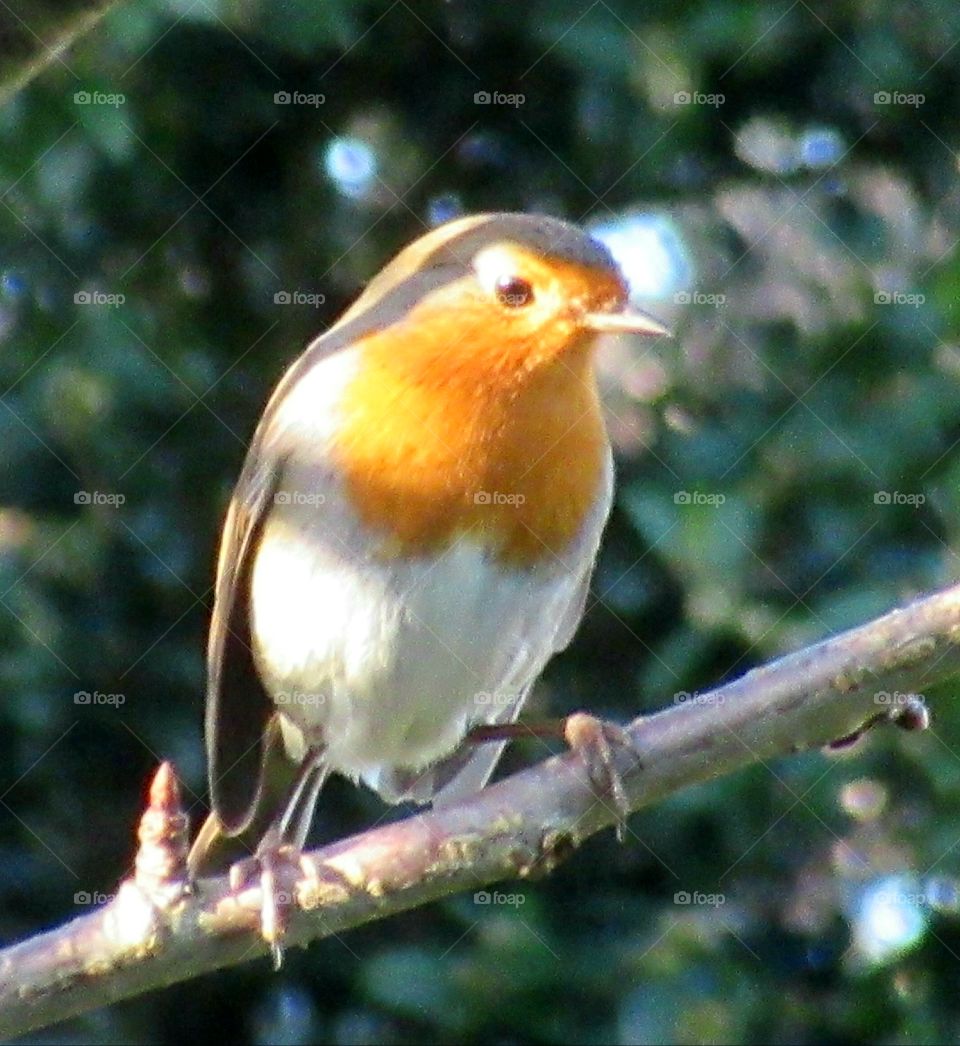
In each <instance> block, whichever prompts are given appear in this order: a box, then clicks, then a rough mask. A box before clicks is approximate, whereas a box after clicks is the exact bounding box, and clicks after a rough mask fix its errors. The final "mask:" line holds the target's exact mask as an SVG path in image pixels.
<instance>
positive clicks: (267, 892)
mask: <svg viewBox="0 0 960 1046" xmlns="http://www.w3.org/2000/svg"><path fill="white" fill-rule="evenodd" d="M307 871H308V870H307V869H306V867H305V865H304V861H303V854H302V853H301V851H300V850H298V849H297V848H296V847H295V846H291V845H290V844H289V843H284V842H283V841H282V840H281V839H280V837H279V835H278V834H277V833H276V832H274V831H269V832H267V834H266V835H265V836H264V837H263V839H262V840H261V842H260V845H259V846H258V847H257V852H256V853H255V854H254V855H253V856H252V857H247V858H244V859H243V860H242V861H237V862H236V863H235V864H234V865H232V867H231V868H230V888H231V890H233V891H234V893H239V892H241V891H243V890H247V889H250V888H251V887H256V886H259V887H260V897H261V901H260V935H261V936H262V937H263V939H264V940H265V941H266V942H267V944H268V945H270V952H271V954H272V956H273V967H274V969H275V970H279V969H280V966H281V964H282V962H283V944H282V942H283V938H284V936H285V935H286V932H287V928H288V926H289V924H290V914H291V912H292V911H293V909H294V908H295V907H296V885H297V883H298V882H299V881H300V880H301V879H302V878H303V877H304V874H305V872H307Z"/></svg>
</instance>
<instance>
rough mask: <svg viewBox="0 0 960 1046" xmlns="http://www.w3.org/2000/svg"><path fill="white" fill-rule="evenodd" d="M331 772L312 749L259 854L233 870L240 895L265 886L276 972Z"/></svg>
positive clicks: (265, 919) (264, 913)
mask: <svg viewBox="0 0 960 1046" xmlns="http://www.w3.org/2000/svg"><path fill="white" fill-rule="evenodd" d="M327 773H328V769H327V767H326V765H325V763H324V761H323V752H322V750H321V749H311V750H310V751H309V752H308V753H307V755H306V757H305V758H304V760H303V763H302V764H301V766H300V769H299V770H298V771H297V776H296V778H295V779H294V781H293V785H292V786H291V788H290V791H289V793H288V796H287V800H286V802H285V803H284V805H283V809H282V813H281V814H280V816H279V817H278V818H277V819H276V820H275V821H274V822H273V823H272V824H271V825H270V827H269V828H268V829H267V831H266V832H265V833H264V835H263V838H262V839H261V840H260V842H259V844H258V845H257V849H256V852H255V853H254V854H253V855H252V856H251V857H247V858H244V859H243V860H240V861H237V862H236V863H235V864H234V865H233V866H232V867H231V868H230V888H231V889H232V890H233V891H234V892H238V891H240V890H243V889H246V888H248V887H250V886H253V885H255V884H257V883H259V886H260V896H261V902H260V934H261V936H262V937H263V939H264V940H265V941H266V942H267V943H268V944H269V945H270V950H271V952H272V954H273V965H274V968H275V969H279V968H280V964H281V963H282V961H283V948H282V943H281V942H282V941H283V937H284V935H285V934H286V931H287V927H288V925H289V921H290V912H291V911H292V910H293V907H294V901H295V897H294V889H295V887H296V884H297V882H298V881H299V880H300V879H301V878H303V875H304V872H305V870H306V869H305V865H304V863H303V861H302V856H303V846H304V843H305V842H306V839H307V833H308V832H309V830H310V822H311V821H312V820H313V810H314V807H315V806H316V802H317V796H318V795H319V794H320V788H321V787H322V785H323V782H324V781H325V780H326V777H327Z"/></svg>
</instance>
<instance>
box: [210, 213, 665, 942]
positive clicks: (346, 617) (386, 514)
mask: <svg viewBox="0 0 960 1046" xmlns="http://www.w3.org/2000/svg"><path fill="white" fill-rule="evenodd" d="M627 299H628V290H627V286H626V283H625V281H624V279H623V277H622V275H621V273H620V271H619V269H618V267H617V265H616V264H615V262H614V261H613V259H612V257H611V256H610V254H609V253H608V251H607V250H606V249H605V248H604V247H603V246H602V245H601V244H600V243H598V242H597V241H595V240H593V239H591V238H590V237H589V236H588V235H587V234H586V233H585V232H584V231H582V230H581V229H580V228H578V227H577V226H574V225H571V224H568V223H567V222H564V221H561V220H558V219H556V218H550V217H544V216H542V215H527V214H480V215H474V216H471V217H466V218H461V219H458V220H455V221H452V222H449V223H447V224H445V225H442V226H440V227H438V228H436V229H434V230H432V231H431V232H428V233H427V234H426V235H424V236H422V237H421V238H420V239H418V240H416V241H415V242H414V243H412V244H411V245H410V246H408V247H407V248H406V249H404V250H403V251H401V252H400V254H399V255H398V256H397V257H396V258H395V259H394V260H393V261H392V262H390V263H389V264H388V265H387V266H386V268H384V270H383V271H382V272H381V273H380V274H379V275H378V276H376V277H375V278H374V279H373V280H372V281H371V282H370V284H369V285H368V287H367V288H366V290H365V291H364V292H363V294H362V295H361V296H360V297H359V299H358V300H357V301H356V303H355V304H354V305H353V306H352V307H351V308H350V309H348V310H347V312H346V313H345V314H344V315H343V317H342V318H341V319H340V320H339V322H337V323H336V324H335V325H334V326H333V327H332V328H330V329H329V330H328V331H327V332H326V333H324V334H323V335H321V336H320V337H318V338H317V339H316V340H315V341H313V342H312V343H311V344H310V345H309V346H308V347H307V349H306V350H305V352H304V353H303V354H302V355H301V356H300V357H299V359H297V360H296V361H295V362H294V363H293V365H292V366H291V367H290V369H289V370H288V371H287V372H286V374H285V375H284V377H283V379H282V380H281V381H280V384H279V385H278V387H277V389H276V390H275V391H274V393H273V395H272V397H271V398H270V401H269V402H268V404H267V407H266V410H265V411H264V414H263V417H262V418H261V420H260V423H259V425H258V427H257V430H256V433H255V435H254V437H253V440H252V443H251V446H250V450H249V453H248V455H247V458H246V462H245V463H244V466H243V469H242V472H241V474H240V479H239V481H238V483H237V487H236V490H235V492H234V495H233V499H232V501H231V503H230V507H229V509H228V511H227V517H226V522H225V524H224V528H223V538H222V543H221V547H220V556H219V563H218V567H217V580H216V590H215V601H214V608H213V618H212V623H211V628H210V636H209V644H208V690H207V710H206V743H207V756H208V770H209V784H210V797H211V806H212V813H211V815H210V817H209V819H208V821H207V823H206V825H204V827H203V829H202V830H201V833H200V836H199V838H198V840H197V843H196V844H195V846H194V849H193V852H192V854H191V862H190V863H191V867H192V868H193V870H194V871H196V870H197V869H198V868H200V867H201V866H202V865H203V864H204V863H206V862H207V859H208V856H209V855H210V854H211V853H212V852H213V849H212V848H213V845H214V843H215V842H216V841H217V840H218V838H220V837H222V836H224V835H226V836H237V835H239V834H241V833H249V832H250V830H251V827H252V826H253V825H255V824H256V823H259V822H260V821H263V823H264V824H265V826H266V827H265V830H264V832H263V835H262V837H261V843H260V846H259V848H258V850H257V854H256V858H255V860H256V861H257V864H258V867H259V868H260V871H261V874H262V876H263V882H264V886H265V887H269V885H270V883H272V882H273V880H272V878H271V876H272V874H273V865H272V859H273V855H276V854H277V853H279V852H281V851H283V850H284V849H285V848H286V850H287V852H288V853H289V852H297V851H299V850H300V849H301V848H302V847H303V845H304V842H305V839H306V835H307V831H308V829H309V826H310V822H311V819H312V816H313V810H314V806H315V803H316V800H317V796H318V794H319V792H320V789H321V787H322V785H323V783H324V780H325V779H326V777H327V776H328V775H329V774H330V773H331V772H337V773H339V774H343V775H345V776H347V777H349V778H351V779H352V780H353V781H363V782H364V783H365V784H366V785H368V786H369V787H370V788H372V789H373V790H374V791H375V792H377V793H378V794H379V795H380V796H381V797H382V798H383V799H384V800H386V801H387V802H388V803H398V802H401V801H413V802H416V803H427V802H430V801H433V802H435V803H440V802H451V801H454V800H456V799H459V798H461V797H463V796H466V795H468V794H470V793H472V792H474V791H475V790H477V789H479V788H482V787H483V785H484V784H485V783H486V781H487V780H488V778H489V777H490V774H491V773H492V771H493V769H494V766H495V765H496V763H497V760H498V758H499V756H500V754H501V751H502V749H503V746H504V744H505V743H506V742H505V740H504V738H506V737H508V736H509V735H510V727H511V725H512V724H514V723H515V720H516V718H517V715H518V714H519V712H520V710H521V708H522V707H523V703H524V701H525V699H526V697H527V695H528V694H529V692H530V689H531V686H532V685H533V683H534V681H535V680H536V678H537V676H538V675H539V674H540V672H541V671H542V669H543V667H544V665H545V664H546V663H547V661H549V659H550V658H551V656H552V655H553V654H554V652H556V651H558V650H561V649H563V648H564V647H565V646H566V645H567V644H568V643H569V641H570V639H571V637H572V636H573V634H574V631H575V630H576V628H577V625H578V622H579V620H580V618H581V616H582V614H583V609H584V603H585V600H586V595H587V591H588V586H589V582H590V576H591V572H592V569H593V564H594V560H595V558H596V554H597V548H598V545H599V543H600V536H601V532H602V530H603V527H604V524H605V522H606V519H607V515H608V513H609V511H610V504H611V496H612V486H613V468H612V459H611V451H610V443H609V440H608V437H607V433H606V430H605V427H604V421H603V417H602V414H601V407H600V398H599V394H598V389H597V384H596V379H595V375H594V366H593V361H594V349H595V346H596V344H597V341H598V337H599V335H602V334H605V333H627V332H629V333H634V334H641V335H663V334H666V333H667V332H666V330H665V328H663V327H662V326H661V325H660V324H659V323H657V322H656V321H655V320H653V319H651V318H650V317H649V316H646V315H644V314H642V313H639V312H637V311H632V310H630V309H629V307H628V300H627ZM574 721H575V723H576V728H575V729H574V730H572V731H571V730H568V731H567V736H568V739H572V740H574V741H575V742H577V741H579V740H583V739H585V738H588V739H589V738H593V739H596V737H597V736H598V735H596V734H595V732H594V731H592V730H590V729H586V726H587V724H589V723H591V722H595V721H593V720H592V719H591V718H589V717H586V716H578V717H574V718H573V720H571V722H574ZM601 734H602V732H601ZM481 735H482V736H483V737H485V738H486V739H487V740H486V742H485V743H480V741H481ZM491 738H492V739H493V740H490V739H491ZM600 740H601V742H602V736H601V737H600ZM583 747H584V749H585V750H586V749H587V748H589V747H590V744H589V743H588V744H584V746H583ZM277 753H279V754H280V761H281V762H283V763H285V764H286V765H288V766H290V767H291V768H295V776H293V779H292V782H291V783H290V787H289V789H288V790H287V794H286V795H285V796H282V797H281V796H277V795H276V794H274V791H273V790H272V789H271V785H270V774H269V773H268V770H267V768H268V766H269V765H270V763H271V760H272V759H275V757H276V756H277ZM264 819H265V820H264ZM269 892H270V891H269V889H265V891H264V894H265V903H264V912H263V931H264V935H265V936H266V937H267V939H268V940H271V941H274V942H275V941H276V939H277V938H278V937H279V936H280V935H281V933H282V925H281V923H282V920H281V918H280V913H279V911H278V908H277V905H276V904H273V903H271V902H270V898H269V896H268V894H269Z"/></svg>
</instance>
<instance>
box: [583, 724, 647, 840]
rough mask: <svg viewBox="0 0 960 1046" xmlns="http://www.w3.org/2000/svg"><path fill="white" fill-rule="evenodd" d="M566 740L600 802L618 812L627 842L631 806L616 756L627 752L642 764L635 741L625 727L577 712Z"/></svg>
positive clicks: (621, 833)
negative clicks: (583, 765)
mask: <svg viewBox="0 0 960 1046" xmlns="http://www.w3.org/2000/svg"><path fill="white" fill-rule="evenodd" d="M564 738H565V740H566V742H567V744H568V745H569V746H570V748H571V749H573V751H575V752H577V753H578V754H579V755H580V757H581V758H582V759H583V761H584V763H585V765H586V768H587V773H588V774H589V775H590V781H591V783H592V784H593V786H594V788H595V789H596V794H597V798H598V799H600V800H601V801H609V802H610V803H612V804H613V806H614V809H615V810H616V812H617V822H616V831H617V839H618V840H619V841H620V842H623V839H624V833H625V830H626V823H627V816H628V814H629V813H630V804H629V802H628V800H627V793H626V790H625V789H624V787H623V776H622V774H621V773H620V771H619V770H618V769H617V762H616V753H617V751H618V750H621V751H622V750H624V749H626V750H627V751H629V752H630V753H631V755H632V756H633V759H634V762H635V763H639V762H640V759H639V756H638V754H637V751H636V746H635V745H634V743H633V740H632V739H631V737H630V735H629V734H628V733H627V731H626V730H624V729H623V727H621V726H618V725H617V724H616V723H610V722H607V721H606V720H602V719H598V718H597V717H596V716H592V715H589V714H588V713H586V712H576V713H574V714H573V715H571V716H568V717H567V719H566V721H565V724H564Z"/></svg>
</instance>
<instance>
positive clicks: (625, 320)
mask: <svg viewBox="0 0 960 1046" xmlns="http://www.w3.org/2000/svg"><path fill="white" fill-rule="evenodd" d="M583 325H584V327H586V328H587V329H588V330H592V331H596V332H597V334H647V335H651V336H666V337H668V338H672V337H673V335H672V334H671V333H670V331H669V329H668V328H667V327H664V325H663V324H662V323H658V322H657V321H656V320H655V319H654V318H653V317H652V316H648V315H647V314H646V313H645V312H640V311H639V309H628V310H626V311H624V312H588V313H587V314H586V316H584V317H583Z"/></svg>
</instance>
